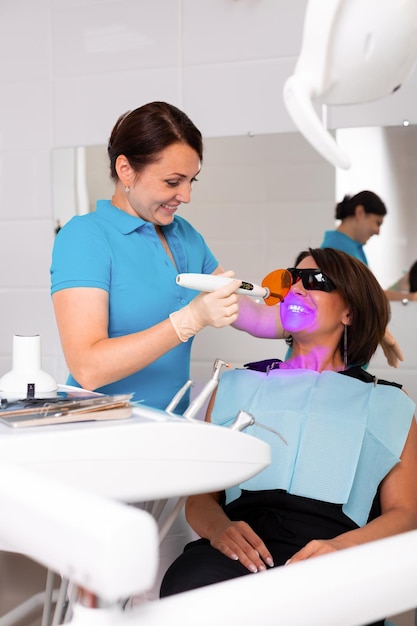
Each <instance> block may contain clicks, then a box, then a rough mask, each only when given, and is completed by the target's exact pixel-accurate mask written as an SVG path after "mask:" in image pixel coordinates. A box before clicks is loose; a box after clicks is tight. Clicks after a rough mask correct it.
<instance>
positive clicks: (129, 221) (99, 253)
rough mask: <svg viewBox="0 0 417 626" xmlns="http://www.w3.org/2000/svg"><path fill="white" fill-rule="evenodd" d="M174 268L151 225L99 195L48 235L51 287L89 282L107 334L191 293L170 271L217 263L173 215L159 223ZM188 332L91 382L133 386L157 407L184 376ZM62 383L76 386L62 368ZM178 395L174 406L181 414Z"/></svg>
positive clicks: (122, 331) (156, 314)
mask: <svg viewBox="0 0 417 626" xmlns="http://www.w3.org/2000/svg"><path fill="white" fill-rule="evenodd" d="M162 229H163V232H164V235H165V237H166V239H167V241H168V244H169V247H170V249H171V251H172V254H173V257H174V259H175V263H176V265H177V267H176V268H175V267H174V265H173V263H172V261H171V260H170V259H169V257H168V256H167V254H166V252H165V250H164V248H163V246H162V244H161V241H160V239H159V237H158V235H157V233H156V232H155V228H154V226H153V224H151V223H149V222H145V221H144V220H142V219H141V218H139V217H134V216H132V215H129V214H128V213H125V212H124V211H121V210H120V209H118V208H116V207H114V206H113V205H112V204H111V202H110V201H109V200H99V201H98V202H97V208H96V211H95V212H93V213H88V214H86V215H82V216H75V217H73V218H72V219H71V220H70V221H69V222H68V223H67V224H65V225H64V227H63V228H62V229H61V230H60V231H59V233H58V235H57V236H56V240H55V245H54V249H53V254H52V265H51V293H52V294H54V293H55V292H57V291H59V290H61V289H68V288H71V287H97V288H99V289H104V290H105V291H107V292H108V294H109V328H108V334H109V337H120V336H122V335H128V334H130V333H135V332H138V331H141V330H144V329H146V328H149V327H151V326H154V325H155V324H157V323H158V322H161V321H162V320H165V319H167V317H168V316H169V314H170V313H172V311H176V310H178V309H181V308H182V307H184V306H185V305H186V304H188V303H189V302H190V301H191V300H192V299H193V298H194V297H195V295H196V292H195V291H193V290H190V289H185V288H184V287H181V286H179V285H178V284H177V282H176V276H177V273H182V272H196V273H203V274H211V273H212V272H213V271H214V270H215V269H216V267H217V266H218V262H217V260H216V258H215V257H214V255H213V254H212V252H211V251H210V249H209V248H208V246H207V244H206V243H205V241H204V239H203V237H202V236H201V235H200V233H199V232H197V231H196V230H195V229H194V228H193V227H192V226H191V224H190V223H189V222H187V221H186V220H185V219H183V218H181V217H178V216H175V217H174V220H173V222H172V223H171V224H169V225H168V226H163V227H162ZM191 345H192V339H190V340H189V341H187V342H185V343H181V344H180V345H179V346H177V347H176V348H173V349H172V350H170V351H169V352H167V353H166V354H164V355H163V356H162V357H160V358H159V359H157V360H156V361H154V362H153V363H151V364H150V365H149V366H147V367H145V368H144V369H142V370H140V371H138V372H136V373H135V374H132V375H131V376H129V377H127V378H124V379H122V380H119V381H116V382H114V383H112V384H110V385H106V386H104V387H101V388H100V389H97V391H100V392H102V393H108V394H116V393H135V396H134V400H136V401H139V400H141V401H143V403H144V404H146V405H149V406H154V407H157V408H161V409H163V408H165V407H166V406H167V404H168V403H169V401H170V400H171V399H172V397H173V396H174V394H175V393H176V392H177V391H178V390H179V389H180V388H181V387H182V386H183V384H184V383H185V382H186V381H187V380H188V378H189V369H190V353H191ZM67 382H68V384H70V385H78V383H77V381H75V380H74V378H73V377H72V376H71V375H70V376H69V378H68V381H67ZM188 401H189V397H188V396H186V397H185V398H184V399H183V401H182V402H181V404H180V405H178V408H177V411H178V412H179V413H182V412H183V411H184V410H185V408H186V406H187V404H188Z"/></svg>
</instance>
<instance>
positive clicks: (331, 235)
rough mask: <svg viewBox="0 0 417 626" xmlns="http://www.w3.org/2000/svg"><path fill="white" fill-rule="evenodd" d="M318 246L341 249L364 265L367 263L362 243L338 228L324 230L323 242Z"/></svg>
mask: <svg viewBox="0 0 417 626" xmlns="http://www.w3.org/2000/svg"><path fill="white" fill-rule="evenodd" d="M320 248H335V249H336V250H342V252H346V253H347V254H350V256H353V257H355V259H358V260H359V261H362V263H365V265H368V259H367V258H366V254H365V252H364V251H363V244H362V243H359V241H355V239H352V238H351V237H348V235H345V233H341V232H340V231H339V230H326V232H325V233H324V239H323V243H322V244H321V246H320Z"/></svg>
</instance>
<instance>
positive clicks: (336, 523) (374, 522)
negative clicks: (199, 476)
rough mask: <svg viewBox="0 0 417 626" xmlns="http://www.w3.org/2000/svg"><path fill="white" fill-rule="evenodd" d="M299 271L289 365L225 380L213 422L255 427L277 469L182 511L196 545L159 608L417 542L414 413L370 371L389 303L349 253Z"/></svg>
mask: <svg viewBox="0 0 417 626" xmlns="http://www.w3.org/2000/svg"><path fill="white" fill-rule="evenodd" d="M298 258H299V262H298V264H297V267H295V268H289V269H288V271H289V272H290V274H291V276H292V279H293V284H292V286H291V289H290V291H289V293H288V295H287V296H286V297H285V299H284V301H283V302H282V303H281V304H280V306H279V311H280V317H281V321H282V326H283V328H284V329H285V330H286V331H288V332H289V333H290V334H291V336H292V337H293V345H292V355H291V358H290V359H289V360H288V361H285V362H282V361H280V360H279V359H271V360H268V361H263V362H257V363H248V364H246V366H245V368H244V369H235V370H229V371H225V372H223V374H222V376H221V378H220V383H219V386H218V388H217V390H216V392H215V395H214V396H213V398H212V401H211V403H210V405H209V408H208V414H207V418H206V419H207V420H208V421H211V422H213V423H215V424H220V425H223V426H225V427H230V425H231V424H232V422H233V421H234V419H235V417H236V416H237V414H238V412H239V411H240V410H241V409H243V410H244V411H247V412H248V413H250V414H251V415H252V416H253V417H254V420H255V422H254V424H253V425H251V426H249V427H248V428H247V429H246V431H245V432H247V433H248V434H250V435H252V436H256V437H259V438H261V439H263V440H265V441H266V442H267V443H268V444H269V445H270V446H271V451H272V460H271V464H270V466H268V468H266V469H265V470H263V471H262V472H261V473H260V474H258V475H257V476H255V477H254V478H251V479H249V480H248V481H246V482H244V483H242V484H240V485H237V486H235V487H232V488H230V489H227V490H226V491H225V492H222V493H207V494H202V495H196V496H191V497H189V498H188V499H187V502H186V516H187V519H188V521H189V523H190V524H191V526H192V528H193V529H194V531H195V532H196V533H197V534H198V535H199V537H200V539H198V540H196V541H194V542H192V543H190V544H188V545H187V546H186V547H185V549H184V552H183V554H182V555H180V556H179V557H178V558H177V559H176V561H175V562H174V563H173V564H172V565H171V566H170V568H169V569H168V571H167V573H166V574H165V577H164V579H163V582H162V585H161V592H160V595H161V597H166V596H169V595H172V594H175V593H179V592H182V591H186V590H189V589H193V588H197V587H202V586H205V585H210V584H214V583H217V582H222V581H225V580H229V579H232V578H237V577H239V576H244V575H248V574H250V573H255V572H264V571H265V570H269V569H270V568H273V567H277V566H281V565H287V566H289V567H290V566H291V564H292V563H297V562H300V561H303V560H305V559H309V558H312V557H315V556H319V555H322V554H327V553H330V552H335V551H338V550H343V549H346V548H349V547H352V546H357V545H360V544H363V543H366V542H369V541H374V540H377V539H381V538H383V537H388V536H391V535H395V534H398V533H402V532H406V531H409V530H412V529H415V528H417V424H416V422H415V419H414V415H413V413H414V409H415V404H414V403H413V402H412V401H411V400H410V399H409V397H408V396H407V395H406V394H405V393H404V391H402V390H401V386H400V385H397V384H395V383H389V382H387V381H383V380H378V379H377V378H376V377H375V376H372V375H371V374H370V373H368V372H367V371H365V370H364V369H363V368H362V366H363V365H365V364H366V363H368V362H369V361H370V359H371V357H372V355H373V353H374V352H375V350H376V348H377V346H378V344H379V342H380V341H381V339H382V337H383V334H384V332H385V328H386V326H387V323H388V318H389V305H388V301H387V299H386V297H385V294H384V292H383V290H382V288H381V287H380V285H379V284H378V281H377V280H376V278H375V277H374V275H373V274H372V272H371V271H370V270H369V269H368V268H367V267H366V265H365V264H364V263H361V262H359V261H358V260H357V259H354V258H353V257H351V256H349V255H348V254H345V253H344V252H341V251H338V250H335V249H331V248H326V249H313V250H312V249H310V250H307V251H304V252H303V253H302V254H301V255H299V257H298ZM282 438H284V439H285V441H283V439H282ZM265 575H268V574H265ZM278 593H279V590H278ZM378 624H382V622H378Z"/></svg>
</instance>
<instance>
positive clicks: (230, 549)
mask: <svg viewBox="0 0 417 626" xmlns="http://www.w3.org/2000/svg"><path fill="white" fill-rule="evenodd" d="M210 543H211V545H212V547H213V548H216V549H217V550H219V551H220V552H222V553H223V554H225V555H226V556H228V557H229V558H230V559H233V560H234V561H240V562H241V563H242V565H243V566H244V567H246V568H247V569H248V570H249V571H250V572H253V573H255V572H261V571H263V570H266V569H267V567H266V566H268V567H273V566H274V562H273V560H272V556H271V554H270V552H269V550H268V549H267V547H266V546H265V544H264V542H263V541H262V539H261V538H260V537H259V536H258V535H257V534H256V533H255V532H254V531H253V530H252V528H251V527H250V526H249V524H247V523H246V522H232V521H230V520H227V522H226V523H224V524H222V525H221V526H218V527H217V528H216V529H215V532H214V533H213V535H212V536H211V538H210Z"/></svg>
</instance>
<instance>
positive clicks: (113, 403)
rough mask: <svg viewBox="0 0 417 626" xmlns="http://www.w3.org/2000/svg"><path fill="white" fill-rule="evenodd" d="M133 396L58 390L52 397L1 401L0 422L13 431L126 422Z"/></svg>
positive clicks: (130, 413) (129, 414) (3, 399)
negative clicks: (92, 423) (83, 423)
mask: <svg viewBox="0 0 417 626" xmlns="http://www.w3.org/2000/svg"><path fill="white" fill-rule="evenodd" d="M132 396H133V394H123V395H114V396H108V395H104V394H100V393H95V392H93V391H91V392H89V391H85V390H83V389H80V390H79V391H76V390H70V391H58V392H57V393H56V395H53V396H52V397H49V398H26V399H21V400H7V399H6V398H1V400H0V422H2V423H3V424H7V425H8V426H11V427H13V428H23V427H30V426H49V425H50V424H69V423H73V422H89V421H101V420H116V419H125V418H127V417H130V416H131V415H132V408H133V407H132V404H131V402H130V400H131V398H132Z"/></svg>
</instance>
